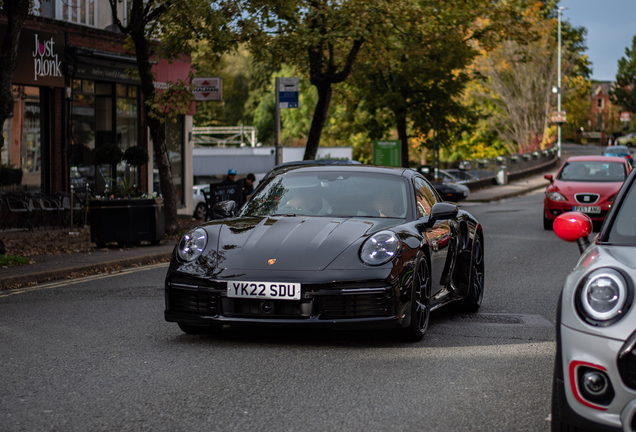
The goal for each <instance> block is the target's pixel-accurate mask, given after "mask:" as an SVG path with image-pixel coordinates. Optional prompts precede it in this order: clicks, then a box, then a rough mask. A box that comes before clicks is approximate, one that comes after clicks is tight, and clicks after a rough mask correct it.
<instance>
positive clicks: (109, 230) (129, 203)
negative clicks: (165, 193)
mask: <svg viewBox="0 0 636 432" xmlns="http://www.w3.org/2000/svg"><path fill="white" fill-rule="evenodd" d="M88 208H89V215H90V225H91V241H92V242H94V243H96V244H97V247H104V246H105V245H106V243H112V242H117V243H119V244H139V243H141V242H142V241H149V242H151V243H152V244H159V241H160V240H163V238H164V237H165V236H166V222H165V216H164V212H163V199H162V198H161V199H152V198H150V199H124V200H107V201H97V200H93V201H90V202H89V207H88Z"/></svg>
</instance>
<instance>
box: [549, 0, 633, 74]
mask: <svg viewBox="0 0 636 432" xmlns="http://www.w3.org/2000/svg"><path fill="white" fill-rule="evenodd" d="M559 6H561V7H566V8H567V10H564V11H563V12H562V15H561V19H563V20H564V21H569V22H570V23H571V24H572V25H573V26H575V27H580V26H583V27H585V28H586V29H587V38H586V42H587V43H586V45H587V52H586V54H587V55H588V57H589V59H590V61H591V62H592V79H593V80H597V81H615V80H616V72H617V71H618V60H619V59H620V58H621V57H625V48H627V47H631V44H632V39H633V37H634V35H635V34H636V0H561V1H560V2H559Z"/></svg>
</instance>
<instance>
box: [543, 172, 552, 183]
mask: <svg viewBox="0 0 636 432" xmlns="http://www.w3.org/2000/svg"><path fill="white" fill-rule="evenodd" d="M543 178H544V179H546V180H550V183H552V182H553V181H554V176H553V175H552V174H546V175H544V176H543Z"/></svg>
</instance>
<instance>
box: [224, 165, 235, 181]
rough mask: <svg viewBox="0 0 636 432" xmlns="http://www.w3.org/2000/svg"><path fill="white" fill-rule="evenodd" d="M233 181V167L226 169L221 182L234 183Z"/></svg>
mask: <svg viewBox="0 0 636 432" xmlns="http://www.w3.org/2000/svg"><path fill="white" fill-rule="evenodd" d="M235 181H236V170H235V169H234V168H230V169H229V170H227V175H226V176H225V178H224V179H223V181H222V182H221V184H226V183H234V182H235Z"/></svg>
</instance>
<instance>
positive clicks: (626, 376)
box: [617, 333, 636, 390]
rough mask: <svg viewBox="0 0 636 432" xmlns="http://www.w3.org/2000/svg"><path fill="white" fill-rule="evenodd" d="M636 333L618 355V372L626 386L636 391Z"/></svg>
mask: <svg viewBox="0 0 636 432" xmlns="http://www.w3.org/2000/svg"><path fill="white" fill-rule="evenodd" d="M635 346H636V333H634V334H632V336H631V337H630V338H629V339H628V340H627V342H625V345H623V348H621V350H620V352H619V355H618V361H617V364H618V372H619V373H620V375H621V379H622V380H623V382H624V383H625V385H626V386H627V387H629V388H631V389H634V390H636V353H634V348H635Z"/></svg>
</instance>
